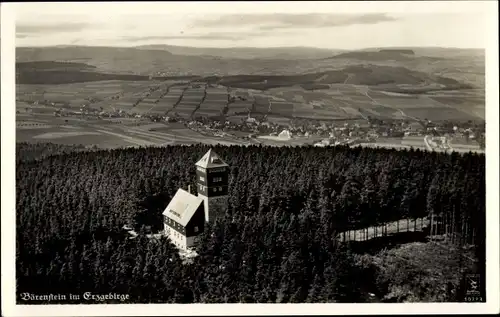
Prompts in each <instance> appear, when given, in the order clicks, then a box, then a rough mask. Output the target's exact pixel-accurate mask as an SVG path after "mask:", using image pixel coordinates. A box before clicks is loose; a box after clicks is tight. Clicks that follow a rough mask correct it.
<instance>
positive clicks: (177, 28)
mask: <svg viewBox="0 0 500 317" xmlns="http://www.w3.org/2000/svg"><path fill="white" fill-rule="evenodd" d="M464 3H468V6H466V5H464V4H463V3H458V2H454V1H446V2H444V3H443V2H437V1H436V2H430V1H426V2H424V3H418V2H417V3H412V2H389V3H385V5H383V4H381V3H370V2H362V3H361V2H353V3H347V5H346V3H339V2H333V3H332V2H331V3H325V2H322V3H312V2H305V3H304V2H289V3H287V5H286V6H283V3H273V2H267V3H258V2H246V3H231V4H229V3H210V2H201V3H194V4H193V3H191V4H186V3H172V2H170V3H168V2H164V3H144V4H138V3H74V4H68V3H57V4H55V3H45V4H35V3H16V4H15V12H16V45H17V46H50V45H99V46H136V45H144V44H169V45H185V46H197V47H280V46H309V47H322V48H332V49H335V48H338V49H358V48H366V47H387V46H399V47H412V46H413V47H415V46H440V47H461V48H485V47H486V36H487V29H488V28H487V24H486V20H487V19H485V17H486V16H487V14H488V13H487V10H486V7H485V6H481V5H480V4H481V2H479V3H475V4H474V3H470V2H464ZM436 4H437V5H436ZM439 5H440V6H439Z"/></svg>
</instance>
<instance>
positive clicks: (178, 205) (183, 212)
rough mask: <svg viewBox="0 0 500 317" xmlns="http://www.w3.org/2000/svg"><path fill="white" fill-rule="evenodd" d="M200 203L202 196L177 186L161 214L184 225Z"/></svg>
mask: <svg viewBox="0 0 500 317" xmlns="http://www.w3.org/2000/svg"><path fill="white" fill-rule="evenodd" d="M202 203H203V198H200V197H197V196H195V195H193V194H191V193H189V192H187V191H185V190H184V189H182V188H179V189H178V190H177V193H175V196H174V198H172V200H171V201H170V203H169V204H168V206H167V208H165V211H163V215H165V216H168V217H169V218H171V219H174V220H175V221H177V222H178V223H180V224H181V225H183V226H186V225H187V224H188V222H189V220H191V218H192V217H193V215H194V213H195V212H196V210H197V209H198V207H199V206H200V205H201V204H202Z"/></svg>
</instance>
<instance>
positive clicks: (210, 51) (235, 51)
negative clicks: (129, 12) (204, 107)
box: [136, 45, 342, 59]
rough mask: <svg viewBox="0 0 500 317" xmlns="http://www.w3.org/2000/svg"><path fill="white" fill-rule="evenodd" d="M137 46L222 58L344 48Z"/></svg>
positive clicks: (308, 55)
mask: <svg viewBox="0 0 500 317" xmlns="http://www.w3.org/2000/svg"><path fill="white" fill-rule="evenodd" d="M136 48H138V49H142V50H151V49H154V50H166V51H168V52H171V53H172V54H176V55H189V56H212V57H220V58H237V59H239V58H241V59H316V58H324V57H328V56H331V55H332V54H335V53H339V52H342V50H330V49H321V48H311V47H269V48H255V47H231V48H210V47H189V46H174V45H143V46H137V47H136Z"/></svg>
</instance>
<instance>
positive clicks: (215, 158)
mask: <svg viewBox="0 0 500 317" xmlns="http://www.w3.org/2000/svg"><path fill="white" fill-rule="evenodd" d="M196 166H199V167H203V168H211V167H224V166H229V165H227V164H226V162H224V161H223V160H222V159H221V158H220V156H219V155H217V153H215V151H214V150H212V149H210V150H208V152H207V153H205V155H203V157H202V158H201V159H200V160H199V161H198V162H196Z"/></svg>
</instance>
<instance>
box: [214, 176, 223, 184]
mask: <svg viewBox="0 0 500 317" xmlns="http://www.w3.org/2000/svg"><path fill="white" fill-rule="evenodd" d="M219 182H222V177H214V183H219Z"/></svg>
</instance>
